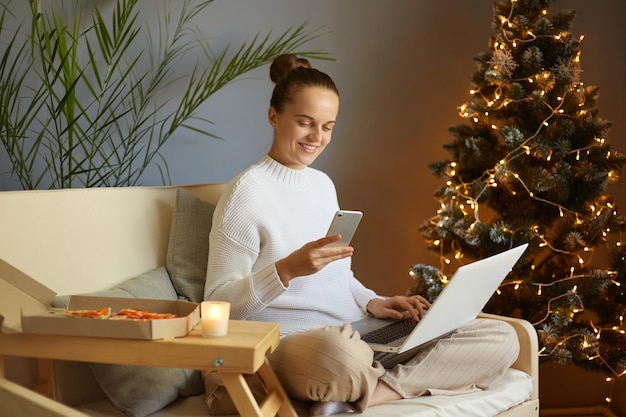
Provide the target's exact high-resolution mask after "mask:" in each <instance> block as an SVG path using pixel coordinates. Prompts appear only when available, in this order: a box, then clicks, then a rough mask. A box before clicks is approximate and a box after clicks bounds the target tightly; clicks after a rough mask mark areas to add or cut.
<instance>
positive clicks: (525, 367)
mask: <svg viewBox="0 0 626 417" xmlns="http://www.w3.org/2000/svg"><path fill="white" fill-rule="evenodd" d="M479 317H482V318H489V319H494V320H503V321H506V322H507V323H509V324H510V325H511V326H513V328H514V329H515V331H516V332H517V337H518V339H519V343H520V352H519V356H518V357H517V360H516V361H515V363H513V366H512V368H515V369H519V370H520V371H524V372H526V373H527V374H528V375H530V376H531V377H532V378H533V393H532V396H531V399H537V398H539V354H538V352H539V341H538V338H537V331H536V330H535V328H534V327H533V326H532V325H531V324H530V323H529V322H528V321H526V320H523V319H518V318H513V317H506V316H499V315H496V314H489V313H481V314H480V316H479Z"/></svg>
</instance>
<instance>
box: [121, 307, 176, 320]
mask: <svg viewBox="0 0 626 417" xmlns="http://www.w3.org/2000/svg"><path fill="white" fill-rule="evenodd" d="M176 317H178V315H176V314H174V313H152V312H149V311H144V310H135V309H133V308H123V309H121V310H120V311H118V312H117V313H115V315H113V316H111V319H114V320H162V319H173V318H176Z"/></svg>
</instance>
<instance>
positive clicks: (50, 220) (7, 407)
mask: <svg viewBox="0 0 626 417" xmlns="http://www.w3.org/2000/svg"><path fill="white" fill-rule="evenodd" d="M180 188H183V189H184V190H186V191H187V192H188V193H189V194H191V195H192V196H195V197H197V201H198V202H200V203H201V204H207V203H205V202H216V201H217V199H218V198H219V195H220V193H221V191H222V189H223V184H204V185H192V186H184V187H133V188H99V189H69V190H58V191H16V192H13V191H5V192H0V230H1V233H0V258H2V259H4V260H5V261H7V262H8V263H10V264H11V265H13V266H15V267H16V268H19V269H20V270H22V271H23V272H25V273H26V274H28V275H30V276H31V277H33V278H35V279H36V280H38V281H39V282H41V283H43V284H44V285H46V286H48V287H49V288H51V289H53V290H54V291H55V292H56V293H57V294H60V295H63V294H78V293H81V294H83V293H92V292H96V291H102V290H107V289H109V288H111V287H115V286H120V285H122V286H123V285H124V284H125V283H126V282H128V280H131V279H132V278H134V277H137V276H142V274H145V273H146V272H148V271H154V270H157V269H159V268H160V269H161V272H162V271H163V267H164V266H166V264H168V253H170V255H171V247H172V243H171V237H172V236H171V232H172V230H171V227H172V222H173V220H174V219H177V216H178V215H179V210H178V204H179V203H178V202H179V200H177V195H178V192H177V190H178V189H180ZM195 197H192V198H194V199H195ZM177 221H178V222H181V220H180V219H178V220H177ZM186 227H187V228H188V229H187V230H191V231H194V233H196V234H197V233H199V232H201V233H202V234H204V233H206V231H205V230H200V229H199V228H198V227H197V226H196V225H195V224H187V225H186ZM209 227H210V225H209ZM189 228H190V229H189ZM196 246H198V245H196ZM199 246H202V245H199ZM194 248H195V249H198V248H197V247H194ZM200 249H201V248H200ZM205 259H206V258H205ZM144 278H145V276H144ZM176 289H177V290H178V288H176ZM183 290H184V289H183ZM0 314H2V306H0ZM498 318H499V319H502V320H507V321H509V322H510V323H511V324H512V325H513V326H514V327H515V329H516V330H517V332H518V335H519V337H520V343H521V353H520V356H519V358H518V360H517V362H516V363H515V364H514V365H513V367H512V369H511V370H510V372H509V373H507V376H506V377H505V380H504V381H503V382H502V383H500V384H498V386H496V387H494V389H493V390H489V391H484V392H480V393H473V394H465V395H459V396H455V397H422V398H418V399H411V400H400V401H397V402H394V403H390V404H386V405H383V406H380V407H373V408H371V409H368V410H366V412H365V413H364V414H363V416H365V417H368V416H370V417H373V416H385V417H394V416H405V417H407V416H408V417H427V416H446V417H451V416H452V417H453V416H463V417H467V416H481V417H482V416H492V415H498V416H500V417H519V416H538V413H539V400H538V356H537V336H536V333H535V330H534V329H533V327H532V326H531V325H530V324H529V323H527V322H525V321H523V320H517V319H511V318H504V317H498ZM0 359H1V357H0ZM1 364H2V361H0V365H1ZM41 366H42V364H41V363H37V362H35V361H34V360H30V359H29V360H25V359H21V358H13V357H6V358H4V366H0V375H1V374H2V373H3V374H4V375H5V377H6V379H3V380H2V381H1V383H0V415H7V416H11V415H40V416H61V415H91V416H124V414H123V413H122V412H121V411H120V410H119V409H117V408H116V407H114V406H113V404H112V403H111V401H110V399H109V398H107V396H106V395H105V394H104V393H103V390H102V388H101V387H100V386H99V384H98V381H96V379H95V377H94V373H93V372H92V371H93V370H92V369H91V368H90V367H89V366H87V365H86V364H80V363H74V362H61V361H59V362H55V363H54V364H53V366H52V371H53V372H43V373H44V374H46V373H47V374H50V375H54V379H53V380H50V381H45V380H44V381H42V380H41V374H42V372H41V370H42V369H41ZM44 370H45V369H44ZM14 382H16V383H17V385H16V384H15V383H14ZM21 386H27V387H29V388H35V389H36V390H37V391H39V392H41V393H43V394H44V395H47V396H50V395H52V394H53V393H54V396H55V398H56V400H57V401H56V402H55V401H50V400H49V399H47V398H45V397H44V396H39V395H37V394H32V391H27V390H24V389H23V388H21ZM194 394H195V395H191V396H188V397H186V398H179V399H177V400H175V401H173V402H172V403H170V404H169V405H167V406H165V407H164V408H163V409H161V410H159V411H158V412H157V413H156V415H158V416H200V415H208V413H207V409H206V406H205V403H204V395H203V393H201V392H199V393H198V392H197V393H194ZM68 406H69V407H68ZM70 407H71V408H70ZM296 408H297V409H298V412H299V413H300V414H302V415H306V410H305V409H304V408H298V405H296ZM32 409H37V410H39V411H38V412H37V414H31V412H30V411H29V412H27V413H26V414H24V413H22V412H20V411H15V410H32ZM348 415H349V414H346V416H348Z"/></svg>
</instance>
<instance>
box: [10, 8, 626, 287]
mask: <svg viewBox="0 0 626 417" xmlns="http://www.w3.org/2000/svg"><path fill="white" fill-rule="evenodd" d="M13 3H14V4H20V3H23V2H20V1H18V2H15V1H13ZM86 4H102V5H105V6H106V7H109V8H111V7H112V6H113V4H114V2H112V1H92V2H91V3H86ZM143 4H144V7H145V15H143V16H142V18H146V19H150V16H151V15H153V14H154V13H155V12H156V11H155V8H154V3H153V2H152V1H144V3H143ZM172 4H173V5H176V4H177V2H176V1H172ZM560 8H573V9H576V10H577V12H578V18H577V19H576V22H575V25H574V28H573V33H574V34H575V35H579V34H585V35H586V39H585V41H584V42H583V45H582V51H583V54H582V67H583V70H584V74H583V81H585V83H587V84H592V85H598V86H599V87H600V93H601V98H600V102H599V105H598V108H599V111H600V115H601V116H602V117H604V118H605V119H608V120H610V121H612V122H613V124H614V127H613V129H612V131H611V134H610V135H609V137H608V140H609V142H610V143H611V145H612V147H613V148H614V149H616V150H620V151H622V152H626V149H625V145H624V142H625V141H624V138H625V136H626V127H625V119H626V117H625V116H626V111H625V110H626V85H625V83H624V74H626V68H625V66H626V64H625V55H626V52H625V51H626V50H625V49H624V47H623V45H624V44H626V29H625V28H626V26H625V25H624V24H623V18H624V16H626V2H625V1H623V0H597V1H593V2H592V1H589V0H561V1H558V2H557V3H556V4H555V5H553V9H554V10H557V9H560ZM491 19H492V1H491V0H472V1H469V0H394V1H383V0H341V1H337V0H316V1H294V0H262V1H259V0H218V1H216V2H215V3H214V4H211V5H210V6H209V7H208V8H207V9H206V11H205V13H204V15H203V16H201V19H200V20H199V23H200V26H201V29H202V31H203V32H204V33H205V34H206V35H207V36H209V37H211V38H212V40H211V44H212V45H213V46H215V47H218V46H220V45H224V44H226V43H229V42H230V43H233V44H237V43H238V42H239V41H244V40H247V39H250V38H251V37H252V36H254V35H255V34H256V33H258V32H261V33H265V32H266V31H269V30H272V29H274V30H275V31H276V32H280V31H281V30H284V29H286V28H287V27H289V26H291V25H298V24H300V23H302V22H304V21H306V20H308V21H309V28H317V27H319V26H324V32H327V34H326V35H324V36H322V37H321V38H319V39H318V40H316V41H315V42H313V43H311V44H309V45H308V46H309V48H310V49H324V50H326V51H329V52H331V53H332V54H333V55H334V56H335V57H336V58H338V59H339V62H314V65H317V66H318V67H319V68H320V69H322V70H324V71H327V72H328V73H329V74H331V75H332V76H333V77H334V79H335V81H336V82H337V84H338V86H339V88H340V91H341V109H340V115H339V122H338V124H337V127H336V130H335V133H334V136H333V142H332V144H331V145H330V146H329V147H328V148H327V151H326V153H325V154H324V155H322V157H321V158H320V159H318V161H317V162H316V164H315V166H316V167H317V168H320V169H322V170H324V171H326V172H327V173H328V174H329V175H330V176H331V177H332V178H333V179H334V180H335V182H336V185H337V189H338V192H339V199H340V203H341V206H342V207H343V208H346V209H360V210H362V211H364V213H365V217H364V219H363V222H362V224H361V227H360V229H359V231H358V232H357V235H356V237H355V240H354V246H355V248H356V253H355V256H354V269H355V271H356V274H357V276H358V277H359V278H360V279H361V280H362V281H363V282H364V283H365V284H366V285H368V286H370V287H372V288H373V289H375V290H377V291H379V292H381V293H384V294H391V293H404V291H405V290H406V288H407V287H409V286H410V284H411V282H410V279H409V277H408V274H407V271H408V268H409V267H410V266H411V265H413V264H414V263H422V262H426V263H433V264H437V263H438V259H437V257H436V256H435V255H434V254H431V253H429V252H428V251H427V250H426V249H425V244H424V242H423V239H422V237H421V236H420V234H419V231H418V227H419V225H420V224H421V223H422V222H423V221H424V220H426V219H428V218H429V217H431V216H432V215H433V214H434V213H435V210H436V209H437V206H436V203H435V201H434V199H433V198H432V195H433V192H434V190H435V189H436V188H437V187H438V186H439V185H440V182H439V181H438V180H437V179H435V178H433V177H432V176H431V175H430V173H429V172H428V169H427V164H428V163H430V162H433V161H437V160H440V159H443V158H445V157H446V156H447V154H446V153H445V152H444V150H443V149H442V145H443V144H444V143H447V142H449V141H450V139H451V138H450V136H449V135H448V133H447V129H448V127H449V126H452V125H454V124H457V123H460V122H461V119H460V118H459V117H458V116H457V112H456V107H457V106H458V105H460V104H462V103H463V102H465V101H466V100H467V98H468V90H469V88H470V85H469V81H468V80H469V77H470V76H471V74H472V73H473V72H474V69H475V66H474V63H473V57H474V56H475V55H476V54H477V53H479V52H482V51H485V50H486V49H487V42H488V39H489V36H490V35H491V33H492V28H491ZM184 65H185V63H181V66H184ZM271 89H272V84H271V83H270V81H269V79H268V75H267V68H263V69H262V70H257V71H254V72H252V73H250V74H248V75H247V76H246V77H245V78H243V79H241V80H239V81H237V82H235V83H234V84H232V85H230V86H228V87H227V88H226V89H224V90H223V91H221V92H219V93H218V94H216V95H215V96H214V97H213V98H212V100H210V102H209V103H207V104H206V106H205V107H204V108H203V111H202V115H203V116H204V117H206V118H209V119H211V120H213V121H214V122H215V123H216V125H215V128H214V130H213V132H214V133H215V134H217V135H219V136H221V137H222V138H223V139H224V140H223V141H217V140H211V139H206V138H203V137H198V136H194V135H193V134H191V133H190V132H181V134H180V135H179V136H178V137H176V138H175V139H174V140H172V141H171V142H170V143H168V145H167V146H166V148H165V150H164V154H165V156H166V158H167V160H168V163H169V167H170V169H171V173H172V181H173V183H174V184H184V183H199V182H221V181H227V180H228V179H230V178H231V177H233V176H234V175H235V174H236V173H237V172H238V171H240V170H241V169H243V168H244V167H245V166H247V165H248V164H250V163H252V162H254V161H256V160H257V159H258V158H260V157H261V156H262V155H263V154H264V153H265V152H266V151H267V150H268V149H269V146H270V143H271V131H270V129H269V126H268V124H267V122H266V115H267V106H268V101H269V96H270V94H271ZM0 163H2V159H1V157H0ZM6 170H7V167H6V163H2V164H1V165H0V189H11V188H15V187H16V185H15V184H14V183H12V182H11V181H9V179H8V175H7V174H6ZM144 184H145V185H158V184H159V177H158V176H157V175H156V173H153V175H150V176H147V177H146V178H145V181H144ZM623 189H624V181H623V180H622V181H621V182H620V183H619V184H618V186H614V187H613V188H612V190H611V191H612V193H613V194H615V195H617V194H621V195H620V196H619V202H620V203H621V204H620V205H621V208H622V212H624V210H626V204H625V203H626V201H625V197H624V194H626V193H624V192H623V191H622V190H623Z"/></svg>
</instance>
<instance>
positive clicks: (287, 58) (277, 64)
mask: <svg viewBox="0 0 626 417" xmlns="http://www.w3.org/2000/svg"><path fill="white" fill-rule="evenodd" d="M300 67H304V68H311V64H310V63H309V60H308V59H306V58H298V57H297V56H296V55H294V54H284V55H279V56H277V57H276V58H275V59H274V61H273V62H272V65H271V66H270V79H271V80H272V81H273V82H274V84H276V83H278V82H279V81H280V80H282V79H283V78H285V77H286V76H287V74H289V73H290V72H291V71H293V70H295V69H296V68H300Z"/></svg>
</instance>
